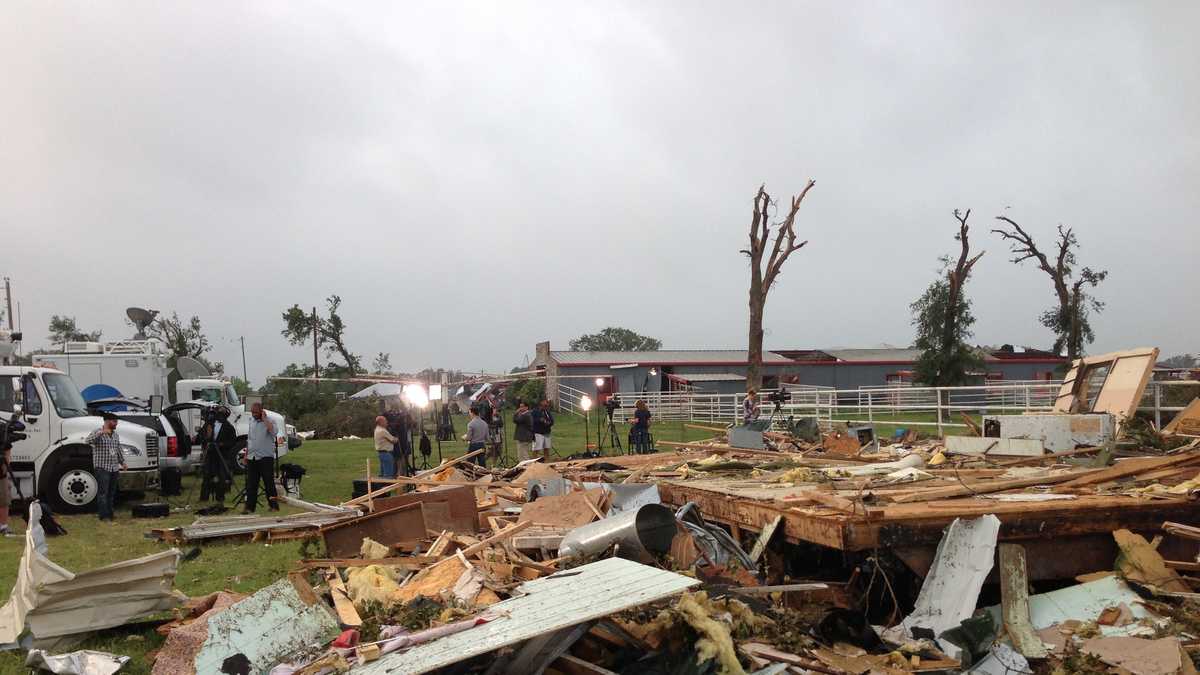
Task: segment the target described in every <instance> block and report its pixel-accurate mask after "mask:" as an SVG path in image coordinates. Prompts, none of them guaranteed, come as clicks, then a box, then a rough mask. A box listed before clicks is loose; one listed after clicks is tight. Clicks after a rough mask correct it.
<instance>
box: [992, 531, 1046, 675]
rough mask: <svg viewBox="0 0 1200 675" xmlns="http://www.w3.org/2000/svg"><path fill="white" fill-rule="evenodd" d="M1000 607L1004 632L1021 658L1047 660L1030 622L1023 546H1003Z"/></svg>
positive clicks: (1001, 551)
mask: <svg viewBox="0 0 1200 675" xmlns="http://www.w3.org/2000/svg"><path fill="white" fill-rule="evenodd" d="M999 548H1000V606H1001V615H1002V617H1003V619H1004V629H1005V630H1006V631H1007V632H1008V637H1009V639H1011V640H1012V643H1013V646H1014V647H1016V649H1017V651H1019V652H1021V655H1022V656H1024V657H1026V658H1030V659H1042V658H1045V657H1046V645H1045V644H1043V643H1042V640H1041V638H1039V637H1038V636H1037V635H1035V634H1034V632H1033V625H1032V624H1031V623H1030V621H1029V574H1028V572H1027V570H1026V567H1025V548H1024V547H1023V546H1021V545H1020V544H1000V545H999Z"/></svg>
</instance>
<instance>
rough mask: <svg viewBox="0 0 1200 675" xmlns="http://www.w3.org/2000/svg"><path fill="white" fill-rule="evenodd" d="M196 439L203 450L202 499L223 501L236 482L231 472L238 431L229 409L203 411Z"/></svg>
mask: <svg viewBox="0 0 1200 675" xmlns="http://www.w3.org/2000/svg"><path fill="white" fill-rule="evenodd" d="M196 442H197V444H199V446H200V447H201V448H203V449H204V478H203V482H202V483H201V485H200V501H202V502H203V501H208V499H209V497H212V499H213V500H214V501H217V502H224V501H225V492H226V491H227V490H229V486H230V485H231V484H232V483H233V476H232V474H231V473H230V466H232V464H231V462H233V461H235V460H234V457H233V446H234V444H236V443H237V432H235V431H234V429H233V425H232V424H230V423H229V408H226V407H225V406H219V407H218V408H217V409H216V410H205V411H204V426H202V427H200V433H199V434H197V435H196Z"/></svg>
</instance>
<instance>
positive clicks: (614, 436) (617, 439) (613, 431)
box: [601, 412, 625, 454]
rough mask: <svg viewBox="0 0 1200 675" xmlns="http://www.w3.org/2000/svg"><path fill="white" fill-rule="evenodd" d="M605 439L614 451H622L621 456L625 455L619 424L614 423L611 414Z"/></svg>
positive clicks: (610, 414)
mask: <svg viewBox="0 0 1200 675" xmlns="http://www.w3.org/2000/svg"><path fill="white" fill-rule="evenodd" d="M603 437H607V438H608V442H609V445H611V446H612V447H613V449H615V450H620V451H621V454H625V449H624V448H622V447H621V435H620V434H618V433H617V423H616V422H614V421H613V416H612V413H611V412H610V413H609V414H608V429H607V430H606V431H605V432H604V436H603ZM603 437H602V438H603ZM601 447H603V444H601Z"/></svg>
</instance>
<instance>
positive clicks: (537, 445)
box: [530, 399, 554, 462]
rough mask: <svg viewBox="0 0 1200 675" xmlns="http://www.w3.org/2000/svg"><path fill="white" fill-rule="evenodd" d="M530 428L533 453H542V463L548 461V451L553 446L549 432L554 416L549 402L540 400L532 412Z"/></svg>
mask: <svg viewBox="0 0 1200 675" xmlns="http://www.w3.org/2000/svg"><path fill="white" fill-rule="evenodd" d="M530 426H531V427H532V428H533V451H534V452H541V453H542V461H543V462H549V461H550V451H551V450H552V449H554V444H553V442H552V441H551V440H550V431H551V429H552V428H553V427H554V415H553V414H551V412H550V401H548V400H546V399H542V400H541V401H540V402H539V403H538V407H537V410H534V411H533V414H532V419H531V420H530Z"/></svg>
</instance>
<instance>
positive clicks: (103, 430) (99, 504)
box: [87, 412, 126, 522]
mask: <svg viewBox="0 0 1200 675" xmlns="http://www.w3.org/2000/svg"><path fill="white" fill-rule="evenodd" d="M101 417H102V418H103V420H104V424H103V425H102V426H101V427H100V428H99V429H97V430H95V431H93V432H92V433H91V434H90V435H89V436H88V437H87V444H88V445H90V446H92V469H93V470H94V471H95V474H96V483H97V494H96V515H97V516H99V518H100V520H107V521H109V522H111V521H112V520H113V505H114V504H115V503H116V501H117V474H118V472H120V471H124V470H125V469H126V466H125V451H124V450H122V449H121V439H120V437H118V436H117V416H116V415H114V414H112V413H110V412H106V413H104V414H103V415H101Z"/></svg>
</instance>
